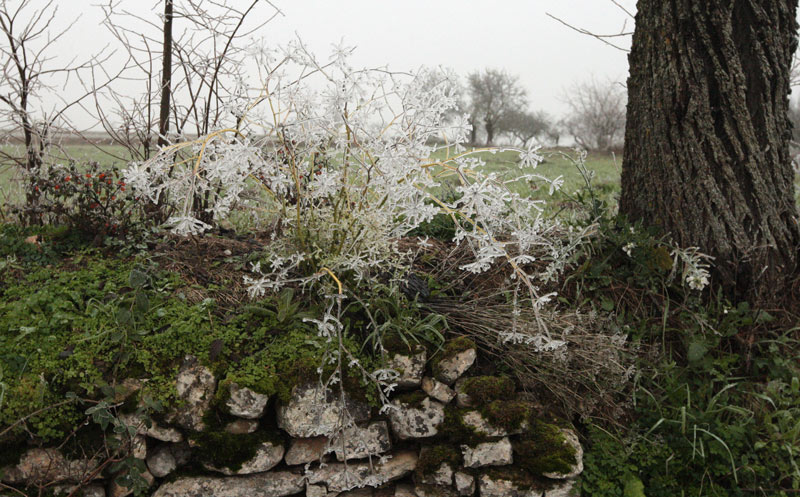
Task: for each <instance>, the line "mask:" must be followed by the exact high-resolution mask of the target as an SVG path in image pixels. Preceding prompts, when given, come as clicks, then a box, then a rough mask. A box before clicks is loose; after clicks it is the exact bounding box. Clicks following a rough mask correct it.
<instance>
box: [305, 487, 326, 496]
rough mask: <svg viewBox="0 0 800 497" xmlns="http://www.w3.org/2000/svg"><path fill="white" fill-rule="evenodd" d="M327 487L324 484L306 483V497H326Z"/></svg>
mask: <svg viewBox="0 0 800 497" xmlns="http://www.w3.org/2000/svg"><path fill="white" fill-rule="evenodd" d="M327 495H328V489H327V488H325V486H324V485H306V497H327Z"/></svg>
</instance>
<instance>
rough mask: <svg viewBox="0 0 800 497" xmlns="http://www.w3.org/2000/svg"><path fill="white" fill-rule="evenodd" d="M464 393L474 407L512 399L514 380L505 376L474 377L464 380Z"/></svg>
mask: <svg viewBox="0 0 800 497" xmlns="http://www.w3.org/2000/svg"><path fill="white" fill-rule="evenodd" d="M461 388H462V390H463V391H464V393H466V394H467V395H469V398H470V400H471V401H472V402H473V403H474V404H476V405H483V404H487V403H489V402H492V401H494V400H512V399H513V398H514V380H512V379H511V378H508V377H506V376H475V377H472V378H467V379H465V380H464V384H463V385H462V386H461Z"/></svg>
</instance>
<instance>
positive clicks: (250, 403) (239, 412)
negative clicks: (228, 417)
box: [225, 383, 269, 419]
mask: <svg viewBox="0 0 800 497" xmlns="http://www.w3.org/2000/svg"><path fill="white" fill-rule="evenodd" d="M229 393H230V397H228V400H227V401H226V402H225V406H226V407H227V408H228V411H229V412H230V413H231V414H232V415H234V416H237V417H240V418H245V419H258V418H260V417H261V416H263V415H264V409H265V408H266V407H267V401H269V395H264V394H260V393H256V392H254V391H253V390H250V389H249V388H246V387H239V385H237V384H236V383H231V384H230V386H229Z"/></svg>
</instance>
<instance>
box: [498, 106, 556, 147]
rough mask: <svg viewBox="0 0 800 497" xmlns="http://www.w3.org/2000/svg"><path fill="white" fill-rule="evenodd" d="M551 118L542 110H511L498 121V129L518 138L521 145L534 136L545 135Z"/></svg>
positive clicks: (524, 144) (525, 145)
mask: <svg viewBox="0 0 800 497" xmlns="http://www.w3.org/2000/svg"><path fill="white" fill-rule="evenodd" d="M550 122H551V119H550V117H549V116H548V115H547V114H546V113H544V112H542V111H537V112H531V111H524V110H512V111H510V112H509V113H508V114H506V116H505V117H504V118H503V120H502V121H501V122H500V124H499V126H500V129H501V130H502V131H503V132H505V133H508V134H509V135H511V136H512V137H513V138H514V139H516V140H518V141H519V142H520V143H521V144H522V146H523V147H527V146H528V143H529V142H530V141H531V140H533V139H534V138H539V137H542V136H545V135H547V133H548V132H549V130H550V126H551V124H550Z"/></svg>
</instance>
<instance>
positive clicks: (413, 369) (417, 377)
mask: <svg viewBox="0 0 800 497" xmlns="http://www.w3.org/2000/svg"><path fill="white" fill-rule="evenodd" d="M427 360H428V353H427V352H426V351H425V349H424V348H422V347H420V351H419V352H417V353H416V354H414V355H407V354H395V355H394V357H392V358H391V359H389V363H388V366H389V368H390V369H394V370H395V371H397V372H398V373H400V377H399V378H398V379H397V386H398V387H400V388H417V387H419V385H420V383H421V382H422V373H423V372H424V371H425V362H426V361H427Z"/></svg>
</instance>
